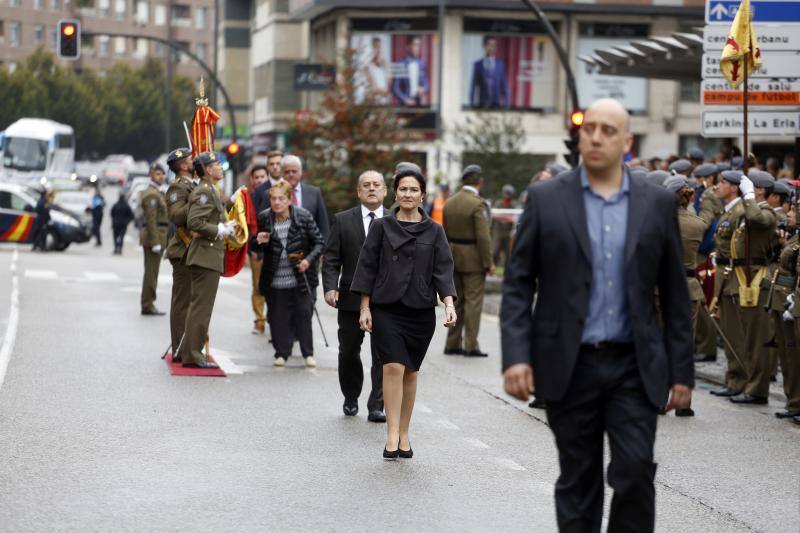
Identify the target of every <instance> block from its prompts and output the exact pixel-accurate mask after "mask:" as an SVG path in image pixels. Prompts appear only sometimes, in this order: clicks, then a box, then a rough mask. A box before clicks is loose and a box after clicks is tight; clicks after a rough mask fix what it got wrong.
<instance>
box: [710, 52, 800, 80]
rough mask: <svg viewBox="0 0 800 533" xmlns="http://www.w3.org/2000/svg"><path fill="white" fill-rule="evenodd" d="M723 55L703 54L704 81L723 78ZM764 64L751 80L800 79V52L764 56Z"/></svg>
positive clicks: (752, 74) (751, 75)
mask: <svg viewBox="0 0 800 533" xmlns="http://www.w3.org/2000/svg"><path fill="white" fill-rule="evenodd" d="M721 55H722V54H721V53H718V52H707V53H705V54H703V63H702V66H701V71H700V72H701V74H702V76H703V79H709V78H722V77H723V76H722V72H721V71H720V70H719V60H720V57H721ZM761 59H762V64H761V68H759V69H758V70H757V71H755V72H751V73H750V74H749V75H748V76H749V77H750V78H800V51H798V50H794V51H779V52H770V53H769V54H762V56H761Z"/></svg>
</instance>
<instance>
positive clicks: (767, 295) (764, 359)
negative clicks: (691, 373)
mask: <svg viewBox="0 0 800 533" xmlns="http://www.w3.org/2000/svg"><path fill="white" fill-rule="evenodd" d="M748 177H749V179H750V181H752V182H753V187H754V194H755V202H757V205H758V208H759V209H760V210H761V213H762V218H763V219H764V220H765V221H766V220H769V221H770V224H771V229H770V230H769V231H768V232H759V238H758V242H756V243H754V242H753V235H754V234H753V232H752V230H751V235H750V246H751V249H752V250H753V255H752V256H753V257H763V258H764V259H765V261H766V268H765V269H764V267H762V266H756V270H755V272H757V271H758V270H760V269H764V276H763V277H762V278H761V280H760V286H761V290H760V293H759V301H758V308H757V312H755V313H753V314H754V315H755V316H753V323H752V326H751V327H752V328H753V338H752V340H751V342H750V343H749V344H748V355H749V357H750V362H748V363H747V364H748V366H749V370H750V375H749V379H748V380H747V384H746V385H745V388H744V392H743V393H742V394H740V395H737V396H733V397H731V398H730V400H731V401H732V402H734V403H742V404H766V403H767V401H768V400H767V397H768V396H769V380H770V377H771V376H772V368H773V366H774V360H775V350H774V349H773V347H774V344H773V343H772V342H770V341H772V340H773V338H774V336H775V331H774V328H773V321H772V320H771V319H770V316H769V314H768V313H765V312H764V310H765V309H769V307H770V305H771V304H770V302H769V300H770V299H771V297H772V296H774V293H773V290H772V288H773V283H772V279H773V274H774V273H775V272H777V270H778V268H777V266H778V265H777V260H778V254H776V253H775V250H776V248H778V247H779V246H780V244H779V242H778V236H777V234H776V230H777V223H778V215H777V214H776V213H775V211H774V210H773V209H772V207H771V206H770V205H769V203H767V197H768V196H769V195H770V194H771V193H772V188H773V187H774V185H775V178H773V177H772V176H771V175H770V174H769V173H767V172H764V171H762V170H758V169H751V170H750V172H748ZM743 239H744V235H743V234H742V237H741V240H743ZM754 245H755V247H754ZM751 264H753V261H752V260H751Z"/></svg>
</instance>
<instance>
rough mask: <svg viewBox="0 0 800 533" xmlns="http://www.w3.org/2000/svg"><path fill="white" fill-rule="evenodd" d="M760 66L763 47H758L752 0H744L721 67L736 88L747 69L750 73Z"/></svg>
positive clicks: (729, 83)
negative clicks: (751, 5)
mask: <svg viewBox="0 0 800 533" xmlns="http://www.w3.org/2000/svg"><path fill="white" fill-rule="evenodd" d="M760 66H761V49H760V48H759V47H758V41H756V32H755V29H754V28H753V12H752V10H751V9H750V0H742V3H741V4H740V5H739V10H738V11H737V12H736V17H735V18H734V19H733V24H731V31H730V34H729V35H728V40H727V41H726V43H725V48H723V49H722V57H721V58H720V62H719V68H720V70H721V71H722V75H723V76H725V79H726V80H728V85H730V86H731V87H733V88H734V89H736V88H737V87H738V86H739V84H741V83H742V81H744V76H745V69H747V74H748V75H749V74H750V73H751V72H753V71H755V70H757V69H758V67H760Z"/></svg>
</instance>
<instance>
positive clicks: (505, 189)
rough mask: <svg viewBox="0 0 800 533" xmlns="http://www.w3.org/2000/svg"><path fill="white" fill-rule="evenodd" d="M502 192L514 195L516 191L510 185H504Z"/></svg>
mask: <svg viewBox="0 0 800 533" xmlns="http://www.w3.org/2000/svg"><path fill="white" fill-rule="evenodd" d="M503 192H504V193H508V194H511V195H513V194H516V192H517V190H516V189H515V188H514V186H513V185H511V184H510V183H506V184H505V185H503Z"/></svg>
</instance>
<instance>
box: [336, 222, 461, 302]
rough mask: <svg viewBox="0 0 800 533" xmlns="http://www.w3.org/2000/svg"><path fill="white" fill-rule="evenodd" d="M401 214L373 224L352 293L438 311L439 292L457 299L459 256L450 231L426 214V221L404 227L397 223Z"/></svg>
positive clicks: (365, 243)
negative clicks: (455, 269)
mask: <svg viewBox="0 0 800 533" xmlns="http://www.w3.org/2000/svg"><path fill="white" fill-rule="evenodd" d="M397 209H399V208H397ZM397 209H393V210H391V211H389V212H387V213H386V214H385V215H384V217H383V218H380V219H377V220H376V221H375V222H373V223H372V228H371V229H370V230H369V235H367V239H366V240H365V241H364V246H363V247H362V248H361V254H360V255H359V256H358V265H357V266H356V271H355V274H354V275H353V283H352V284H351V285H350V290H351V291H352V292H355V293H363V294H369V295H370V302H371V303H376V304H391V303H395V302H402V303H403V304H405V305H406V306H408V307H412V308H415V309H426V308H429V307H436V293H439V297H440V298H441V299H444V297H445V296H452V297H453V299H454V300H455V298H456V288H455V285H454V284H453V256H452V254H451V253H450V245H449V244H448V243H447V237H445V234H444V230H443V229H442V227H441V226H440V225H439V224H436V223H435V222H434V221H433V220H431V218H430V217H429V216H428V215H427V214H426V213H425V211H423V210H422V209H419V212H420V213H421V214H422V221H421V222H418V223H416V224H412V225H410V226H406V227H403V226H401V225H400V223H399V222H398V221H397V218H395V215H396V213H397Z"/></svg>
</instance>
